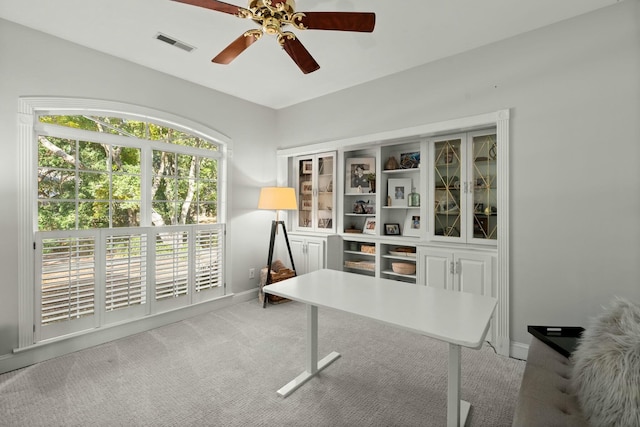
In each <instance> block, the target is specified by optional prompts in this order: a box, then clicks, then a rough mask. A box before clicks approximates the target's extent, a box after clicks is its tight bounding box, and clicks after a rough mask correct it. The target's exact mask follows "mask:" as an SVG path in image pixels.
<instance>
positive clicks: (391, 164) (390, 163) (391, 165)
mask: <svg viewBox="0 0 640 427" xmlns="http://www.w3.org/2000/svg"><path fill="white" fill-rule="evenodd" d="M399 167H400V165H399V164H398V161H397V160H396V158H395V157H393V156H391V157H389V158H388V159H387V162H386V163H385V164H384V170H386V171H392V170H395V169H398V168H399Z"/></svg>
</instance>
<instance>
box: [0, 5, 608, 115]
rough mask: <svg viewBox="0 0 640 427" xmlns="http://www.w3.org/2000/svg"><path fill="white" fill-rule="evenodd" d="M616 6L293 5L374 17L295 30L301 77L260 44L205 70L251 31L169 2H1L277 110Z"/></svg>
mask: <svg viewBox="0 0 640 427" xmlns="http://www.w3.org/2000/svg"><path fill="white" fill-rule="evenodd" d="M617 1H619V0H396V1H391V0H370V1H367V0H298V1H297V4H296V10H297V11H299V12H304V11H355V12H375V14H376V28H375V30H374V32H373V33H351V32H338V31H317V30H308V31H300V30H295V32H296V33H297V35H298V36H299V39H300V41H301V42H302V43H303V44H304V45H305V47H306V48H307V49H308V50H309V52H310V53H311V54H312V55H313V57H314V58H315V59H316V61H317V62H318V63H319V64H320V67H321V68H320V69H319V70H318V71H316V72H314V73H311V74H307V75H304V74H302V72H301V71H300V70H299V69H298V67H297V66H296V65H295V63H294V62H293V61H292V60H291V58H289V56H288V55H287V54H286V53H285V52H284V51H282V50H281V48H280V47H279V45H278V44H277V42H276V40H275V38H274V37H271V36H266V35H265V36H264V37H263V38H262V39H261V40H259V41H258V42H257V43H255V44H254V45H252V46H251V47H250V48H249V49H247V50H246V51H245V52H244V53H243V54H241V55H240V56H239V57H238V58H236V60H235V61H234V62H232V63H231V64H230V65H219V64H214V63H212V62H211V58H213V57H214V56H215V55H217V54H218V52H219V51H221V50H222V49H223V48H224V47H225V46H227V45H228V44H229V43H230V42H232V41H233V40H235V39H236V38H237V37H238V36H240V35H241V34H242V33H243V32H244V31H245V30H247V29H250V28H255V24H254V23H253V21H250V20H244V19H239V18H236V17H234V16H232V15H229V14H226V13H221V12H215V11H211V10H208V9H203V8H201V7H196V6H191V5H187V4H182V3H177V2H174V1H171V0H109V1H105V0H100V1H98V0H56V1H52V0H1V1H0V18H4V19H7V20H9V21H14V22H16V23H19V24H22V25H25V26H27V27H31V28H34V29H36V30H40V31H43V32H45V33H49V34H52V35H54V36H57V37H60V38H63V39H66V40H69V41H72V42H74V43H77V44H80V45H83V46H87V47H90V48H92V49H96V50H98V51H102V52H105V53H108V54H110V55H113V56H117V57H120V58H124V59H126V60H129V61H132V62H135V63H137V64H140V65H144V66H146V67H149V68H153V69H155V70H159V71H162V72H164V73H167V74H171V75H173V76H176V77H179V78H182V79H184V80H188V81H191V82H194V83H198V84H200V85H203V86H206V87H209V88H212V89H215V90H218V91H221V92H225V93H228V94H230V95H233V96H236V97H239V98H242V99H246V100H248V101H251V102H254V103H257V104H261V105H264V106H268V107H271V108H275V109H279V108H283V107H287V106H290V105H294V104H296V103H299V102H302V101H305V100H309V99H313V98H316V97H319V96H322V95H325V94H328V93H331V92H336V91H339V90H342V89H345V88H348V87H351V86H355V85H357V84H360V83H364V82H367V81H370V80H374V79H377V78H380V77H383V76H386V75H389V74H393V73H397V72H399V71H403V70H406V69H409V68H412V67H415V66H418V65H421V64H425V63H428V62H431V61H435V60H438V59H441V58H444V57H447V56H451V55H454V54H457V53H461V52H464V51H467V50H470V49H474V48H476V47H479V46H482V45H486V44H489V43H493V42H496V41H498V40H502V39H505V38H508V37H512V36H514V35H517V34H520V33H523V32H526V31H530V30H534V29H536V28H540V27H543V26H546V25H549V24H552V23H555V22H559V21H562V20H565V19H569V18H572V17H574V16H577V15H580V14H583V13H586V12H589V11H592V10H595V9H598V8H601V7H605V6H608V5H611V4H614V3H616V2H617ZM226 2H227V3H232V4H236V5H238V6H243V7H246V6H247V3H248V1H246V0H240V1H238V0H227V1H226ZM595 30H597V29H595ZM158 32H161V33H164V34H166V35H168V36H171V37H173V38H175V39H178V40H180V41H182V42H184V43H187V44H189V45H192V46H195V47H196V49H195V50H193V51H192V52H191V53H187V52H185V51H183V50H181V49H178V48H176V47H174V46H171V45H168V44H166V43H163V42H161V41H159V40H156V39H155V36H156V34H157V33H158Z"/></svg>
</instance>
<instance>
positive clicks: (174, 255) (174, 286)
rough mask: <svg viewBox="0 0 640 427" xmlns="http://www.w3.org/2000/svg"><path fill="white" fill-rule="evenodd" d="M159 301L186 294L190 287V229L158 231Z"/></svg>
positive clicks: (157, 279)
mask: <svg viewBox="0 0 640 427" xmlns="http://www.w3.org/2000/svg"><path fill="white" fill-rule="evenodd" d="M155 271H156V274H155V278H156V281H155V291H156V292H155V295H156V300H157V301H162V300H167V299H171V298H179V297H183V296H186V295H187V294H188V289H189V231H188V230H187V229H182V228H180V229H179V230H178V231H170V232H163V231H161V232H157V233H156V259H155Z"/></svg>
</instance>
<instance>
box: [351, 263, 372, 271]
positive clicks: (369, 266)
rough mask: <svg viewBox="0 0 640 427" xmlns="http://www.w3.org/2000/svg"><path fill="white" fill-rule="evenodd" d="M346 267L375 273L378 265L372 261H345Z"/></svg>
mask: <svg viewBox="0 0 640 427" xmlns="http://www.w3.org/2000/svg"><path fill="white" fill-rule="evenodd" d="M344 266H345V267H347V268H353V269H356V270H368V271H373V270H375V268H376V264H375V263H374V262H371V261H345V262H344Z"/></svg>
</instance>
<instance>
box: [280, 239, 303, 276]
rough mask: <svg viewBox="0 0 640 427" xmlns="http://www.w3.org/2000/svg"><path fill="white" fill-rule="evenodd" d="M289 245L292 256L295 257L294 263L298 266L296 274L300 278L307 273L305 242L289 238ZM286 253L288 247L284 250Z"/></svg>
mask: <svg viewBox="0 0 640 427" xmlns="http://www.w3.org/2000/svg"><path fill="white" fill-rule="evenodd" d="M289 245H290V246H291V255H293V262H294V263H295V265H296V274H297V275H298V276H299V275H301V274H304V273H305V271H304V270H305V268H306V262H305V253H304V240H297V239H291V238H289ZM284 250H285V251H286V250H287V249H286V247H285V248H284Z"/></svg>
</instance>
